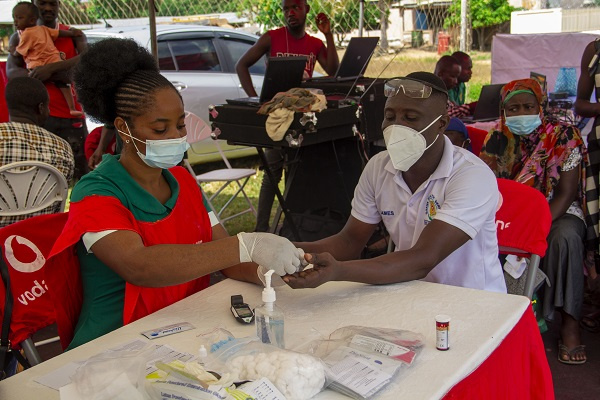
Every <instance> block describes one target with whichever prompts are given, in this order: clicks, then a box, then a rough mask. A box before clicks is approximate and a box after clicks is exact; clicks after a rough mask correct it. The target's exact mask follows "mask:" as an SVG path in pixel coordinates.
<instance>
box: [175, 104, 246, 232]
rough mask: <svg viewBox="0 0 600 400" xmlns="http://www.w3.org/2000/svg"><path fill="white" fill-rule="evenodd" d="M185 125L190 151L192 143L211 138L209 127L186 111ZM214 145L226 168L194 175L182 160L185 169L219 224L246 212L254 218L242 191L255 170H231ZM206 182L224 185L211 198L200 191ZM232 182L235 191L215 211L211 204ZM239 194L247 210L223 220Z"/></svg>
mask: <svg viewBox="0 0 600 400" xmlns="http://www.w3.org/2000/svg"><path fill="white" fill-rule="evenodd" d="M185 125H186V128H187V141H188V143H189V144H190V149H191V150H192V151H194V143H197V142H200V141H202V140H205V139H208V138H211V130H210V127H209V126H208V125H207V124H206V122H204V120H202V119H201V118H200V117H198V116H197V115H196V114H194V113H191V112H188V111H186V115H185ZM214 144H215V146H216V147H217V150H218V151H219V154H220V155H221V158H222V159H223V162H225V165H226V166H227V168H223V169H217V170H213V171H210V172H206V173H204V174H200V175H196V173H195V172H194V170H193V169H192V166H191V165H190V163H189V161H188V160H187V159H186V160H184V163H185V166H186V168H187V169H188V171H189V172H190V174H192V176H193V177H194V178H196V181H197V182H198V184H199V185H200V190H201V191H202V195H203V196H204V197H205V198H206V201H207V202H208V204H209V205H210V207H211V208H212V209H213V211H214V212H215V214H216V216H217V218H218V219H219V222H221V224H223V223H224V222H225V221H228V220H230V219H233V218H236V217H239V216H240V215H243V214H246V213H248V212H252V213H253V214H254V216H256V210H255V208H254V206H253V205H252V202H251V201H250V199H249V198H248V195H247V194H246V192H245V191H244V187H245V186H246V184H247V183H248V180H249V179H250V177H251V176H254V175H256V170H254V169H250V168H232V167H231V164H230V163H229V160H227V156H225V153H224V152H223V150H222V149H221V146H220V145H219V141H218V140H215V141H214ZM194 152H195V151H194ZM196 154H198V153H196ZM208 182H224V184H223V186H221V187H220V188H219V189H218V190H217V191H216V192H215V193H213V194H212V196H207V194H206V193H205V191H204V190H202V184H203V183H208ZM232 182H235V184H236V185H237V187H238V189H237V191H236V192H235V193H234V194H233V195H232V196H231V197H230V198H229V199H228V200H227V202H226V203H225V204H224V205H223V207H221V209H220V210H217V208H216V207H215V206H214V204H213V201H214V199H215V198H216V197H217V196H218V195H219V194H220V193H221V192H222V191H223V190H224V189H225V188H226V187H227V186H229V184H231V183H232ZM240 193H241V194H242V196H244V198H245V199H246V202H247V203H248V208H246V209H244V210H242V211H240V212H238V213H236V214H234V215H229V216H227V217H225V218H223V216H222V215H223V212H224V211H225V209H226V208H227V207H228V206H229V205H230V204H231V202H232V201H233V200H234V199H235V198H236V197H237V196H238V195H239V194H240Z"/></svg>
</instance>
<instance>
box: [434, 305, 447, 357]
mask: <svg viewBox="0 0 600 400" xmlns="http://www.w3.org/2000/svg"><path fill="white" fill-rule="evenodd" d="M435 333H436V341H435V347H436V348H437V349H438V350H442V351H445V350H448V349H449V348H450V317H449V316H447V315H443V314H440V315H436V316H435Z"/></svg>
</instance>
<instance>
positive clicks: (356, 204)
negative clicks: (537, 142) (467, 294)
mask: <svg viewBox="0 0 600 400" xmlns="http://www.w3.org/2000/svg"><path fill="white" fill-rule="evenodd" d="M442 136H443V137H444V141H445V145H444V153H443V155H442V159H441V160H440V163H439V165H438V167H437V169H436V170H435V171H434V172H433V174H432V175H431V176H430V177H429V179H428V180H427V181H425V182H424V183H423V184H422V185H421V186H420V187H419V188H418V189H417V190H416V192H415V193H412V192H411V190H410V189H409V187H408V185H407V184H406V182H405V181H404V179H403V177H402V173H401V172H400V171H398V170H396V169H395V168H394V167H393V166H392V162H391V161H390V156H389V154H388V152H387V151H383V152H381V153H379V154H377V155H376V156H375V157H373V158H372V159H371V160H370V161H369V162H368V164H367V166H366V167H365V170H364V171H363V173H362V175H361V177H360V180H359V182H358V185H357V186H356V189H355V191H354V199H353V200H352V216H353V217H354V218H356V219H358V220H360V221H362V222H364V223H367V224H377V223H379V222H380V221H382V220H383V223H384V224H385V227H386V228H387V230H388V232H389V234H390V237H391V238H392V240H393V241H394V243H395V244H396V251H399V250H407V249H410V248H411V247H413V246H414V245H415V243H416V242H417V240H418V239H419V236H420V235H421V232H422V231H423V229H424V228H425V225H427V224H428V223H429V222H430V221H432V220H433V219H438V220H440V221H444V222H446V223H448V224H450V225H453V226H455V227H457V228H458V229H460V230H462V231H463V232H465V233H466V234H467V235H469V237H470V238H471V240H469V241H468V242H467V243H465V244H464V245H462V246H461V247H460V248H458V249H456V250H455V251H454V252H453V253H452V254H450V255H449V256H448V257H447V258H446V259H444V260H443V261H442V262H440V263H439V264H438V265H437V266H436V267H435V268H433V269H432V270H431V271H430V272H429V274H428V275H427V276H426V277H425V279H424V280H426V281H429V282H436V283H444V284H448V285H454V286H462V287H468V288H474V289H484V290H489V291H493V292H503V293H506V284H505V282H504V275H503V272H502V267H501V266H500V262H499V261H498V240H497V236H496V222H495V215H496V207H497V204H498V197H499V195H498V185H497V182H496V177H495V176H494V174H493V173H492V171H491V170H490V168H489V167H488V166H487V165H486V164H485V163H484V162H483V161H481V160H480V159H479V158H478V157H476V156H475V155H474V154H472V153H470V152H469V151H467V150H464V149H462V148H459V147H456V146H453V145H452V142H450V139H448V138H447V137H446V136H445V135H442Z"/></svg>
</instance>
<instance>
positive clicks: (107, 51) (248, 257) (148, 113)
mask: <svg viewBox="0 0 600 400" xmlns="http://www.w3.org/2000/svg"><path fill="white" fill-rule="evenodd" d="M74 78H75V79H74V80H75V86H76V89H77V94H78V97H79V99H80V101H81V103H82V104H83V105H84V107H85V110H86V112H87V113H88V114H89V115H91V116H92V117H94V118H96V119H97V120H98V121H100V122H102V123H105V124H106V123H111V124H113V125H114V126H115V129H116V130H117V132H118V134H119V136H120V137H121V139H122V140H123V151H122V153H121V155H119V156H112V155H109V154H105V155H104V157H103V159H102V162H101V163H100V164H99V165H98V167H97V168H96V169H94V170H93V171H92V172H90V173H89V174H87V175H85V176H84V177H83V178H82V179H81V180H80V181H79V182H78V183H77V184H76V185H75V187H74V188H73V192H72V194H71V203H70V208H69V218H68V220H67V222H66V225H65V228H64V230H63V232H62V234H61V235H60V237H59V238H58V240H57V242H56V243H55V244H54V247H53V250H52V253H51V255H50V257H49V259H52V258H53V257H61V256H63V255H64V254H65V253H66V254H67V255H68V254H77V259H78V264H79V265H73V263H71V264H69V265H67V266H63V270H64V268H67V267H68V268H69V271H68V272H69V274H68V275H67V277H69V278H70V277H78V276H81V282H80V283H79V282H76V283H74V284H73V285H72V286H71V287H72V288H74V290H77V291H78V292H79V293H81V297H82V304H81V302H80V303H75V302H73V304H63V305H62V307H71V308H72V309H70V310H69V311H68V312H67V313H65V314H66V315H68V318H69V320H68V321H66V322H64V323H62V321H61V323H62V326H65V324H66V326H67V327H69V326H72V327H73V331H72V332H66V333H65V335H66V336H70V337H69V339H71V340H70V345H69V348H74V347H77V346H79V345H81V344H83V343H86V342H88V341H90V340H92V339H95V338H97V337H99V336H101V335H104V334H106V333H108V332H110V331H112V330H114V329H117V328H119V327H121V326H123V325H125V324H128V323H130V322H132V321H135V320H137V319H139V318H142V317H144V316H146V315H148V314H150V313H152V312H154V311H157V310H159V309H161V308H164V307H166V306H168V305H170V304H173V303H174V302H176V301H178V300H181V299H182V298H184V297H186V296H188V295H191V294H193V293H195V292H197V291H199V290H202V289H204V288H206V287H207V286H208V283H209V276H208V275H209V274H210V273H212V272H215V271H218V270H223V272H224V274H225V275H226V276H228V277H232V278H236V279H241V280H246V281H251V282H256V283H259V280H258V276H257V274H256V264H260V265H261V266H263V267H265V268H267V269H273V270H275V272H276V273H277V274H278V275H284V274H286V273H290V272H294V271H296V270H298V269H299V268H300V265H301V262H302V259H301V255H302V253H301V252H300V251H299V250H298V249H297V248H296V247H295V246H294V245H293V244H292V243H291V242H290V241H288V240H287V239H285V238H283V237H279V236H275V235H271V234H267V233H239V234H238V235H237V237H235V236H234V237H228V236H227V234H226V232H225V229H224V228H223V226H221V225H220V224H219V223H218V221H216V218H214V219H211V218H210V216H209V214H208V213H207V211H206V209H205V207H204V206H203V203H202V195H201V193H200V189H199V187H198V184H197V182H196V180H195V179H194V178H193V177H192V176H191V175H190V174H189V173H188V172H187V171H186V170H185V169H184V168H182V167H178V166H177V165H178V164H179V163H180V162H181V160H182V159H183V155H184V153H185V151H186V150H187V148H188V145H187V142H186V134H187V131H186V127H185V122H184V121H185V112H184V106H183V101H182V99H181V95H180V94H179V92H178V91H177V89H176V88H175V87H174V86H173V84H172V83H171V82H170V81H169V80H168V79H167V78H165V77H164V76H162V75H161V74H160V71H159V70H158V67H157V65H156V60H155V59H154V58H153V57H152V55H151V54H150V53H148V51H147V50H146V49H145V48H143V47H142V46H140V45H139V44H137V43H136V42H135V41H134V40H126V39H106V40H102V41H100V42H98V43H96V44H95V45H93V46H91V47H90V49H89V51H88V52H87V53H85V54H84V55H83V56H82V57H81V61H80V63H79V64H78V66H77V68H76V70H75V76H74ZM249 262H253V263H256V264H247V263H249ZM75 264H76V263H75ZM51 290H54V291H55V292H58V291H61V292H60V294H62V293H63V292H64V291H70V290H69V288H67V287H66V286H65V285H64V284H63V285H62V286H61V287H58V288H57V287H51ZM58 297H60V296H58ZM78 307H80V308H78ZM73 317H74V318H73ZM74 319H76V321H74ZM61 323H59V328H60V327H61ZM63 332H65V330H63ZM65 335H63V334H61V336H65ZM61 339H62V338H61Z"/></svg>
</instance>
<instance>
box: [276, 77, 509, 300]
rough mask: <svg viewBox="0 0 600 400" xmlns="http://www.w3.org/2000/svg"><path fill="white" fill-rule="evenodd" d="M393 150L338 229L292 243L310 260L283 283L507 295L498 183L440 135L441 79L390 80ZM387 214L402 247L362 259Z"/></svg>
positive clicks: (370, 170) (387, 133)
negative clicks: (450, 288) (425, 284)
mask: <svg viewBox="0 0 600 400" xmlns="http://www.w3.org/2000/svg"><path fill="white" fill-rule="evenodd" d="M384 93H385V96H386V97H387V98H388V99H387V102H386V105H385V110H384V113H385V115H384V121H383V125H382V128H383V136H384V140H385V143H386V147H387V151H384V152H381V153H379V154H377V155H376V156H374V157H373V158H372V159H371V160H370V161H369V163H368V164H367V166H366V167H365V170H364V171H363V173H362V175H361V178H360V181H359V182H358V185H357V186H356V189H355V192H354V199H353V201H352V215H351V216H350V218H349V219H348V222H347V223H346V226H345V227H344V228H343V229H342V231H341V232H340V233H338V234H336V235H333V236H330V237H328V238H325V239H322V240H319V241H317V242H312V243H296V246H298V247H300V248H302V249H304V250H305V251H306V253H307V254H306V260H307V261H309V262H311V263H312V264H313V265H314V268H313V269H309V270H306V271H303V272H300V273H297V274H294V275H287V276H285V277H284V281H286V282H287V283H288V285H290V286H292V287H294V288H301V287H317V286H319V285H321V284H322V283H325V282H328V281H335V280H337V281H354V282H364V283H371V284H385V283H395V282H403V281H410V280H414V279H424V280H426V281H430V282H437V283H444V284H448V285H455V286H463V287H469V288H474V289H484V290H490V291H496V292H504V293H505V292H506V285H505V283H504V277H503V273H502V267H501V266H500V263H499V261H498V242H497V239H496V224H495V213H496V207H497V203H498V196H499V194H498V187H497V184H496V178H495V176H494V174H493V173H492V171H491V170H490V169H489V168H488V166H487V165H485V164H484V163H483V162H482V161H481V160H480V159H479V158H477V157H476V156H474V155H473V154H472V153H470V152H468V151H467V150H464V149H462V148H459V147H456V146H453V145H452V143H451V142H450V140H449V139H448V138H447V137H446V136H445V135H444V131H445V129H446V127H447V126H448V122H449V118H448V115H447V113H446V102H447V100H448V92H447V90H446V87H445V85H444V82H443V81H442V80H441V79H440V78H438V77H437V76H435V75H433V74H430V73H427V72H415V73H412V74H409V75H408V76H406V77H405V78H395V79H390V80H389V81H387V82H386V84H385V89H384ZM382 220H383V223H384V224H385V226H386V228H387V230H388V232H389V233H390V238H391V239H392V240H393V242H394V243H395V244H396V249H395V250H396V251H395V252H393V253H390V254H386V255H383V256H380V257H377V258H372V259H364V260H359V259H357V258H358V257H359V256H360V253H361V250H362V249H363V247H364V246H365V244H366V243H367V240H368V239H369V238H370V237H371V235H372V234H373V232H374V230H375V228H376V226H377V224H378V223H379V222H380V221H382Z"/></svg>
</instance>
